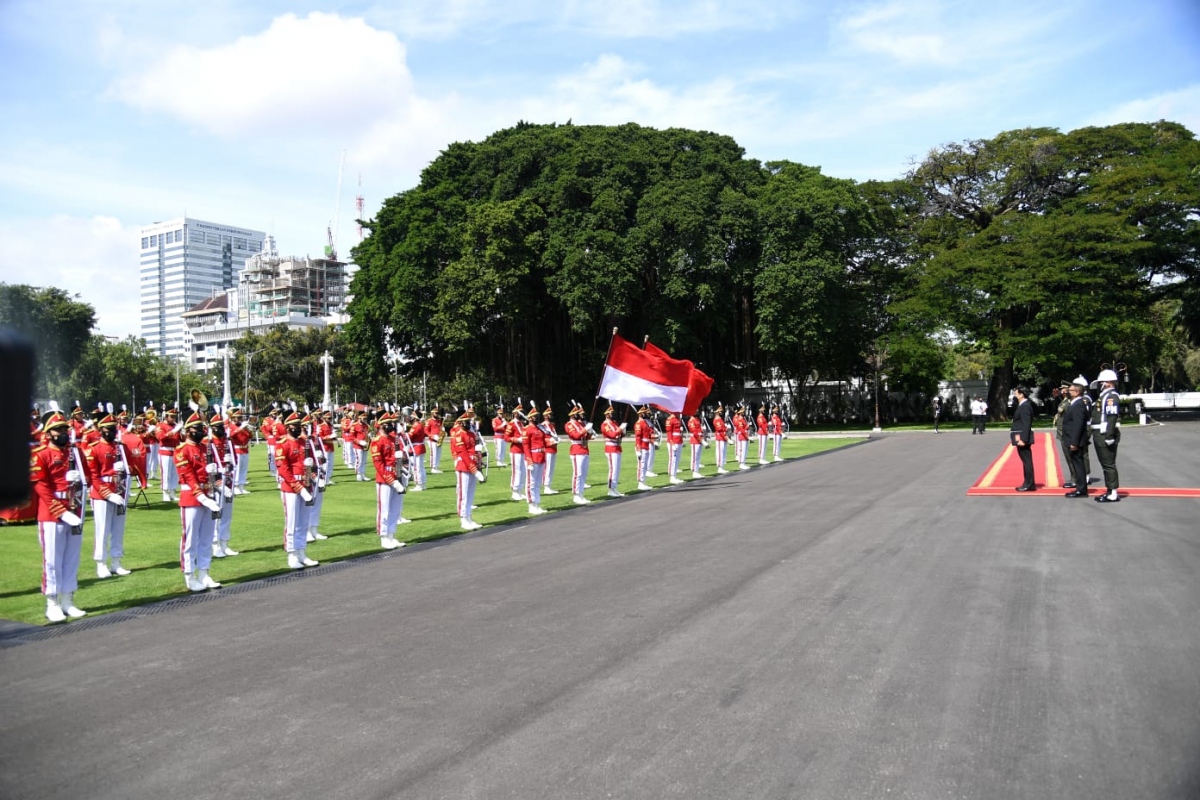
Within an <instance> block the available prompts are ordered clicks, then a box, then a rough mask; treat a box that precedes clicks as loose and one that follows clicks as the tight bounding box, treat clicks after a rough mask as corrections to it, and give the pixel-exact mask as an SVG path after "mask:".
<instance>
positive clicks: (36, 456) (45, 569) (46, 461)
mask: <svg viewBox="0 0 1200 800" xmlns="http://www.w3.org/2000/svg"><path fill="white" fill-rule="evenodd" d="M42 427H43V430H44V433H45V443H44V444H42V445H40V446H38V447H35V448H34V450H33V454H32V456H31V458H30V462H29V479H30V481H31V482H32V484H33V494H34V495H35V496H36V497H37V501H38V510H37V519H38V537H39V539H40V541H41V545H42V594H44V595H45V596H46V619H48V620H50V621H51V622H62V621H63V620H65V619H66V618H67V617H68V616H69V617H71V618H73V619H76V618H79V617H83V616H86V615H87V612H86V611H83V610H81V609H79V608H78V607H77V606H76V605H75V601H74V596H75V590H76V589H77V588H78V581H77V578H76V575H77V573H78V572H79V554H80V551H81V550H82V549H83V492H84V476H83V470H82V469H80V467H81V466H82V464H81V463H76V454H75V451H74V450H73V448H72V447H71V444H70V441H71V430H70V428H71V425H70V423H69V422H68V421H67V419H66V418H65V417H64V416H63V415H62V414H60V413H58V412H57V411H54V412H51V413H50V414H48V415H47V416H46V418H45V420H44V422H43V425H42Z"/></svg>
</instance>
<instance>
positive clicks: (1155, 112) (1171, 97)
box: [1084, 83, 1200, 134]
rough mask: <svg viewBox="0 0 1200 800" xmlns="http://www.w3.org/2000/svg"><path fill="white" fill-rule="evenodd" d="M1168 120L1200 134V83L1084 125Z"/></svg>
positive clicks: (1127, 106)
mask: <svg viewBox="0 0 1200 800" xmlns="http://www.w3.org/2000/svg"><path fill="white" fill-rule="evenodd" d="M1160 119H1165V120H1168V121H1170V122H1178V123H1179V124H1180V125H1184V126H1185V127H1187V129H1188V130H1190V131H1191V132H1192V133H1195V134H1200V83H1195V84H1192V85H1191V86H1187V87H1184V88H1183V89H1177V90H1176V91H1173V92H1163V93H1162V94H1156V95H1153V96H1151V97H1144V98H1141V99H1139V100H1131V101H1130V102H1128V103H1122V104H1121V105H1119V106H1116V107H1115V108H1110V109H1108V110H1107V111H1104V112H1102V113H1100V114H1097V115H1096V116H1094V117H1092V118H1091V119H1089V120H1087V121H1085V122H1084V125H1115V124H1117V123H1120V122H1158V121H1159V120H1160Z"/></svg>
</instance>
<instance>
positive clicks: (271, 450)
mask: <svg viewBox="0 0 1200 800" xmlns="http://www.w3.org/2000/svg"><path fill="white" fill-rule="evenodd" d="M267 469H268V470H270V471H271V474H272V475H274V474H275V445H273V444H271V443H269V442H268V443H267Z"/></svg>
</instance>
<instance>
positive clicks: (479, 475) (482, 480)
mask: <svg viewBox="0 0 1200 800" xmlns="http://www.w3.org/2000/svg"><path fill="white" fill-rule="evenodd" d="M475 477H476V478H477V479H478V480H479V482H480V483H487V475H484V474H483V473H482V472H480V471H479V470H475Z"/></svg>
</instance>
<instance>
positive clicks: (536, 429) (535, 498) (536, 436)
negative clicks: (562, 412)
mask: <svg viewBox="0 0 1200 800" xmlns="http://www.w3.org/2000/svg"><path fill="white" fill-rule="evenodd" d="M541 416H542V415H541V412H539V411H538V409H537V406H536V405H535V404H532V403H531V404H530V409H529V416H528V424H526V426H525V470H526V472H527V473H528V475H527V476H526V480H525V499H526V500H527V501H528V502H529V513H530V514H545V513H546V509H544V508H542V481H543V479H544V477H545V476H544V475H543V472H544V470H545V468H546V439H547V438H548V436H549V434H548V432H547V431H546V429H545V428H544V427H542V425H541Z"/></svg>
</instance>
